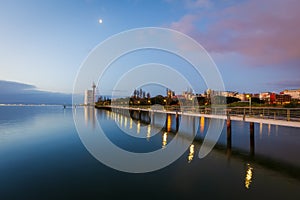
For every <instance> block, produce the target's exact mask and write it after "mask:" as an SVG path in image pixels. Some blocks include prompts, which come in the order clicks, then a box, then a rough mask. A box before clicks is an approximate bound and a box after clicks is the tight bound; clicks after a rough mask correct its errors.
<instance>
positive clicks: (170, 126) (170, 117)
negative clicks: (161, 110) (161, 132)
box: [167, 114, 172, 132]
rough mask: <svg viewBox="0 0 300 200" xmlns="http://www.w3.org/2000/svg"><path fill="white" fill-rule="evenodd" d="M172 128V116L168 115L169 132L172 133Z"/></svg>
mask: <svg viewBox="0 0 300 200" xmlns="http://www.w3.org/2000/svg"><path fill="white" fill-rule="evenodd" d="M171 128H172V116H171V115H170V114H168V117H167V131H168V132H170V131H171Z"/></svg>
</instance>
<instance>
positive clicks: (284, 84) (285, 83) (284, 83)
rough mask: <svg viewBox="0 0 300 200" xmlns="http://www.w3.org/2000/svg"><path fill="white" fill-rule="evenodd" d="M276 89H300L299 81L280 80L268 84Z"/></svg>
mask: <svg viewBox="0 0 300 200" xmlns="http://www.w3.org/2000/svg"><path fill="white" fill-rule="evenodd" d="M268 84H269V85H271V86H275V87H277V88H284V89H285V88H289V89H300V80H281V81H274V82H269V83H268Z"/></svg>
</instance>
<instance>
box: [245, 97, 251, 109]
mask: <svg viewBox="0 0 300 200" xmlns="http://www.w3.org/2000/svg"><path fill="white" fill-rule="evenodd" d="M246 97H247V98H248V99H249V114H251V95H250V94H247V95H246Z"/></svg>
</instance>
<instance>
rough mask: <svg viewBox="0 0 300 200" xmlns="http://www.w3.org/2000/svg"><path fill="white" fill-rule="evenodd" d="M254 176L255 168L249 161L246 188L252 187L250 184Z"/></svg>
mask: <svg viewBox="0 0 300 200" xmlns="http://www.w3.org/2000/svg"><path fill="white" fill-rule="evenodd" d="M252 176H253V168H252V167H251V166H250V164H249V163H247V170H246V176H245V188H247V189H249V188H250V184H251V182H252Z"/></svg>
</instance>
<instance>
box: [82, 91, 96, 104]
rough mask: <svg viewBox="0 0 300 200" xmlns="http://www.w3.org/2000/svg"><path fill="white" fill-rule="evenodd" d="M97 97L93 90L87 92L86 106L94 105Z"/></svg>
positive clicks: (85, 95)
mask: <svg viewBox="0 0 300 200" xmlns="http://www.w3.org/2000/svg"><path fill="white" fill-rule="evenodd" d="M94 103H95V97H94V92H93V90H86V91H85V93H84V105H94Z"/></svg>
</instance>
